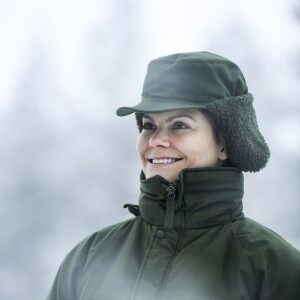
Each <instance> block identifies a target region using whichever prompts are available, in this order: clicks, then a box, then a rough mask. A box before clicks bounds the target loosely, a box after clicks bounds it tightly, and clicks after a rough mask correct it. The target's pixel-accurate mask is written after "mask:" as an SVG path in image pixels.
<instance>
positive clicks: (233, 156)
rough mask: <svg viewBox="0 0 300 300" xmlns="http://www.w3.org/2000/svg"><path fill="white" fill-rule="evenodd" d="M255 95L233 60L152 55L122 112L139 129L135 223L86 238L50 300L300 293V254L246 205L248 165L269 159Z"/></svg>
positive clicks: (289, 299) (292, 299) (288, 298)
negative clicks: (137, 91) (138, 97)
mask: <svg viewBox="0 0 300 300" xmlns="http://www.w3.org/2000/svg"><path fill="white" fill-rule="evenodd" d="M252 101H253V97H252V95H251V94H249V93H248V88H247V85H246V82H245V79H244V76H243V74H242V73H241V71H240V69H239V68H238V67H237V65H236V64H234V63H233V62H231V61H230V60H228V59H226V58H224V57H221V56H218V55H215V54H212V53H208V52H194V53H181V54H175V55H169V56H165V57H160V58H158V59H155V60H153V61H151V62H150V64H149V66H148V71H147V75H146V79H145V83H144V87H143V93H142V101H141V103H139V104H138V105H136V106H133V107H121V108H119V109H118V110H117V114H118V115H119V116H125V115H129V114H131V113H135V114H136V119H137V124H138V128H139V131H140V135H139V138H138V142H137V151H138V154H139V157H140V160H141V165H142V173H141V194H140V198H139V206H137V205H131V204H127V205H125V206H126V207H128V208H129V210H130V211H131V212H132V213H133V214H134V215H135V218H133V219H130V220H128V221H125V222H122V223H119V224H115V225H112V226H110V227H108V228H105V229H102V230H100V231H98V232H96V233H95V234H93V235H91V236H89V237H87V238H86V239H85V240H83V241H82V242H81V243H80V244H78V245H77V246H76V247H75V248H74V249H73V250H72V251H71V252H70V253H69V254H68V255H67V257H66V258H65V260H64V262H63V263H62V265H61V267H60V269H59V271H58V274H57V276H56V279H55V282H54V285H53V287H52V290H51V292H50V294H49V296H48V298H47V299H48V300H50V299H51V300H54V299H57V300H67V299H68V300H71V299H72V300H73V299H77V300H92V299H105V300H106V299H131V300H133V299H141V300H148V299H175V300H177V299H185V300H187V299H191V300H192V299H193V300H194V299H209V300H216V299H233V300H235V299H270V300H271V299H272V300H276V299H280V300H282V299H285V300H296V299H299V297H300V296H299V295H300V253H299V252H298V251H297V250H296V249H295V248H293V247H292V246H291V245H289V244H288V243H287V242H286V241H285V240H283V239H282V238H281V237H279V236H278V235H277V234H275V233H274V232H272V231H271V230H269V229H267V228H265V227H264V226H262V225H260V224H258V223H256V222H255V221H253V220H251V219H248V218H246V217H244V215H243V212H242V197H243V174H242V172H243V171H245V172H257V171H259V170H260V169H262V168H264V167H265V165H266V163H267V161H268V158H269V155H270V153H269V149H268V146H267V144H266V143H265V141H264V138H263V137H262V135H261V133H260V131H259V129H258V126H257V122H256V117H255V112H254V109H253V106H252Z"/></svg>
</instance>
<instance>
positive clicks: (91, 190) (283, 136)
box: [0, 0, 300, 300]
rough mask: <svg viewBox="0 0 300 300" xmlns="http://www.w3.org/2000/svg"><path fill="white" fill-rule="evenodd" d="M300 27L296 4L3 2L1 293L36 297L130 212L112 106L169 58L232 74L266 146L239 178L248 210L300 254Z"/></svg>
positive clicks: (129, 125) (284, 0)
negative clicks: (88, 242) (68, 259)
mask: <svg viewBox="0 0 300 300" xmlns="http://www.w3.org/2000/svg"><path fill="white" fill-rule="evenodd" d="M299 29H300V5H299V2H298V1H296V0H295V1H292V0H275V1H274V0H264V1H261V0H253V1H241V0H229V1H221V0H219V1H218V0H211V1H202V0H184V1H181V0H144V1H138V0H127V1H123V0H102V1H101V0H97V1H96V0H85V1H79V0H73V1H70V0H52V1H50V0H27V1H23V0H2V1H1V2H0V42H1V44H0V139H1V144H0V228H1V246H0V266H1V267H0V287H1V288H0V299H1V300H17V299H26V300H27V299H28V300H40V299H44V298H45V297H46V294H47V293H48V290H49V289H50V287H51V284H52V281H53V279H54V276H55V273H56V271H57V269H58V267H59V265H60V263H61V261H62V259H63V258H64V256H65V255H66V253H67V252H68V251H69V250H70V249H71V248H72V247H73V246H74V245H75V244H76V243H78V242H79V241H80V240H82V239H83V238H84V237H85V236H86V235H88V234H91V233H92V232H94V231H96V230H97V229H99V228H101V227H104V226H106V225H109V224H111V223H114V222H118V221H120V220H124V219H126V218H129V217H131V215H130V214H129V213H128V212H127V211H126V210H124V209H123V208H122V205H123V204H124V203H126V202H133V203H136V202H137V197H138V192H139V191H138V187H139V182H138V177H139V172H140V166H139V161H138V159H137V155H136V153H135V140H136V137H137V130H136V127H135V122H134V119H133V117H127V118H118V117H116V115H115V110H116V108H118V107H119V106H121V105H133V104H136V103H137V102H138V101H139V99H140V93H141V89H142V84H143V80H144V76H145V73H146V68H147V64H148V62H149V61H150V60H151V59H153V58H156V57H158V56H162V55H168V54H172V53H177V52H184V51H199V50H206V51H211V52H215V53H217V54H220V55H223V56H225V57H228V58H229V59H231V60H233V61H234V62H236V63H237V64H238V65H239V66H240V67H241V69H242V71H243V73H244V75H245V77H246V80H247V83H248V87H249V91H250V92H252V93H253V94H254V96H255V107H256V111H257V116H258V121H259V125H260V128H261V131H262V132H263V134H264V136H265V138H266V140H267V142H268V143H269V146H270V148H271V151H272V156H271V160H270V162H269V164H268V166H267V168H266V169H265V170H263V171H262V172H260V173H257V174H246V175H245V181H246V187H245V189H246V196H245V202H244V206H245V214H246V215H247V216H249V217H251V218H254V219H256V220H257V221H259V222H261V223H263V224H265V225H266V226H268V227H270V228H272V229H273V230H275V231H276V232H278V233H279V234H280V235H282V236H283V237H284V238H286V239H287V240H288V241H289V242H290V243H291V244H292V245H294V246H295V247H297V248H298V249H299V248H300V218H299V213H300V201H299V189H300V186H299V179H300V151H299V149H300V135H299V133H300V84H299V80H300V34H299Z"/></svg>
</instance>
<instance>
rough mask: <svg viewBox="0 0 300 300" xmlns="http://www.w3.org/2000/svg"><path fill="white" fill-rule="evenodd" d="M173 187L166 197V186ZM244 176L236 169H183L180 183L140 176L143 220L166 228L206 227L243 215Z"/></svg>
mask: <svg viewBox="0 0 300 300" xmlns="http://www.w3.org/2000/svg"><path fill="white" fill-rule="evenodd" d="M170 185H172V186H174V187H175V195H174V197H172V196H173V195H172V193H171V194H170V192H169V195H168V192H167V190H168V189H167V187H169V186H170ZM243 194H244V186H243V174H242V172H241V171H240V170H239V169H236V168H227V167H220V168H202V169H184V170H182V171H181V172H180V174H179V180H178V181H176V182H174V183H172V184H171V183H169V182H168V181H167V180H165V179H164V178H162V177H161V176H158V175H157V176H154V177H151V178H148V179H145V177H144V174H143V173H142V174H141V194H140V198H139V208H140V214H141V216H142V218H143V219H144V220H145V221H147V222H148V223H151V224H153V225H158V226H163V227H167V228H172V227H174V228H205V227H211V226H217V225H220V224H223V223H227V222H231V221H234V220H236V219H238V218H239V217H241V215H242V210H243V204H242V198H243Z"/></svg>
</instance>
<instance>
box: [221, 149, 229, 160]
mask: <svg viewBox="0 0 300 300" xmlns="http://www.w3.org/2000/svg"><path fill="white" fill-rule="evenodd" d="M227 158H228V155H227V151H226V149H225V147H224V146H223V145H221V148H220V152H219V159H220V160H225V159H227Z"/></svg>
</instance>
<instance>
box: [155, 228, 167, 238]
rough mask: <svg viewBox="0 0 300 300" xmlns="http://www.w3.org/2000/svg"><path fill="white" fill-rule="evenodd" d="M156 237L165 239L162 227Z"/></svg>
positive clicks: (157, 231)
mask: <svg viewBox="0 0 300 300" xmlns="http://www.w3.org/2000/svg"><path fill="white" fill-rule="evenodd" d="M155 237H156V238H157V239H163V238H164V237H165V232H164V231H163V230H161V229H157V230H156V232H155Z"/></svg>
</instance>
